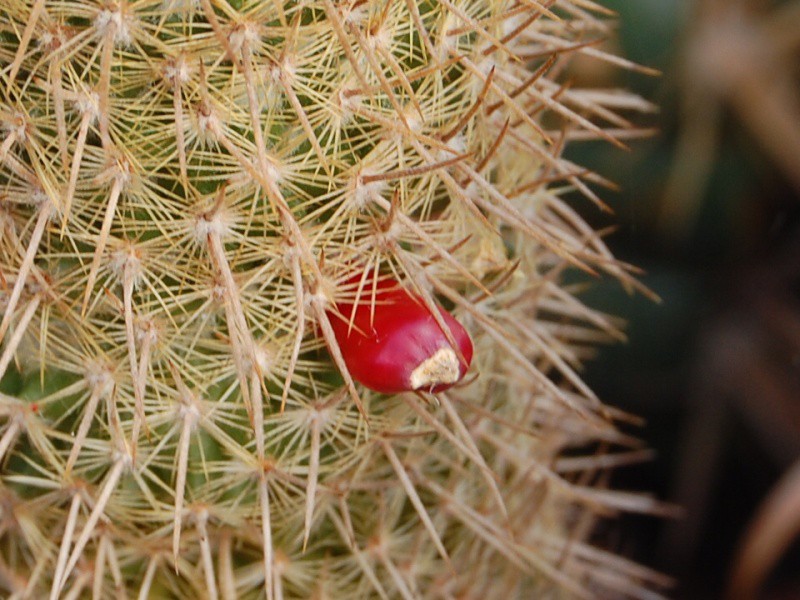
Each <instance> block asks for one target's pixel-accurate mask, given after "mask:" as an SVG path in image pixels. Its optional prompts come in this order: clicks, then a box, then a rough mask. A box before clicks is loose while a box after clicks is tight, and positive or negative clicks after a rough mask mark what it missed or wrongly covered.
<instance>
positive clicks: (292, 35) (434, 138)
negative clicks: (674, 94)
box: [0, 0, 661, 598]
mask: <svg viewBox="0 0 800 600" xmlns="http://www.w3.org/2000/svg"><path fill="white" fill-rule="evenodd" d="M598 8H599V7H597V6H595V5H593V4H592V3H589V2H584V1H574V0H572V1H570V0H558V1H557V2H547V3H539V2H528V1H524V2H478V1H475V0H471V1H455V0H442V1H441V2H426V3H415V2H411V1H405V2H401V1H400V0H396V1H394V2H393V1H386V2H381V3H363V2H350V3H334V2H332V1H330V0H323V1H322V2H319V3H305V2H297V3H293V2H288V3H281V2H276V3H263V2H251V3H244V4H242V5H238V4H236V5H234V4H229V3H227V2H225V1H221V0H200V1H199V2H198V3H174V2H173V3H169V2H167V3H164V2H161V0H159V1H158V2H156V1H145V0H143V1H140V2H116V3H110V4H103V5H100V4H94V3H90V2H86V3H79V2H76V3H70V2H62V1H60V0H56V1H52V2H50V1H47V2H46V1H44V0H34V1H33V3H32V4H29V3H25V2H22V1H19V2H11V3H9V6H8V10H6V11H5V13H4V15H3V16H2V17H0V57H2V63H0V64H1V65H3V66H4V67H5V68H3V69H2V71H0V74H1V75H2V76H1V77H0V87H2V88H3V96H2V99H3V102H4V106H3V107H2V109H1V110H0V118H1V119H2V122H3V128H4V138H3V140H2V142H0V169H2V171H1V173H2V182H3V196H2V200H1V201H0V217H1V218H2V227H3V236H2V239H3V242H2V246H1V247H0V257H1V259H2V263H1V264H2V269H3V283H4V286H3V288H2V290H1V291H0V294H2V302H3V304H4V311H3V315H4V316H3V320H2V324H1V325H0V336H3V338H4V346H3V348H2V354H0V377H1V376H2V375H8V377H7V378H6V379H5V380H4V381H5V383H6V389H5V390H4V393H3V395H2V396H0V400H1V402H0V407H1V408H2V412H3V413H4V414H5V415H6V417H7V418H6V423H5V428H4V430H3V434H2V437H0V455H2V456H3V457H4V460H5V463H4V464H5V468H4V470H3V475H2V481H3V489H2V493H3V503H2V532H3V534H2V538H0V545H1V548H2V549H1V550H0V583H2V585H3V586H5V588H7V590H8V591H9V593H10V594H11V595H12V596H14V597H25V596H26V595H27V596H36V595H38V594H40V593H41V591H42V590H44V589H49V590H50V592H51V596H53V597H57V596H59V595H64V596H73V597H78V596H80V595H81V594H85V593H87V591H88V590H92V593H93V594H94V596H95V597H105V596H109V595H119V594H122V593H127V594H128V595H133V594H136V593H138V594H139V596H140V597H147V596H148V595H155V596H158V595H169V594H171V595H175V596H179V597H183V596H187V595H190V594H194V595H196V594H197V593H201V594H205V595H207V596H208V597H212V598H216V597H223V598H233V597H246V596H247V595H252V596H254V597H257V596H259V595H260V594H263V593H266V595H267V597H268V598H282V597H284V596H297V597H310V596H312V595H314V594H316V595H317V596H318V597H364V596H368V595H375V596H378V597H384V598H385V597H392V596H398V597H404V598H411V597H417V596H428V597H454V596H458V595H463V596H465V597H479V596H489V597H505V596H509V597H510V596H511V595H513V594H514V593H523V591H524V593H526V594H527V593H530V591H531V590H534V591H537V590H540V591H543V590H546V589H553V588H561V589H563V590H565V591H566V592H568V593H571V594H575V595H587V594H592V593H596V592H598V591H599V592H604V591H612V592H615V593H623V594H627V595H630V596H644V595H647V594H648V593H649V592H648V591H647V590H648V589H649V588H650V586H653V585H658V584H660V583H661V580H660V579H659V578H658V577H657V576H655V575H654V574H652V573H650V572H648V571H647V570H644V569H641V568H639V567H636V566H635V565H632V564H630V563H628V562H626V561H624V560H622V559H619V558H616V557H614V556H613V555H609V554H607V553H604V552H602V551H600V550H597V549H594V548H592V547H591V546H590V545H588V544H587V543H586V542H584V541H583V538H584V537H585V536H586V535H587V533H588V531H589V530H590V529H591V524H592V522H593V520H594V519H595V518H596V515H597V514H602V513H604V512H606V511H614V510H655V505H654V504H653V503H652V502H651V501H650V500H649V499H647V498H643V497H639V496H629V495H626V494H622V493H614V492H608V491H603V490H598V489H595V488H593V487H591V486H590V485H589V484H590V483H592V480H593V479H594V474H595V472H597V471H598V470H602V469H606V468H608V467H610V466H613V465H615V464H624V463H625V462H627V461H631V460H636V459H640V458H641V457H642V451H640V450H636V449H634V450H625V451H619V452H617V453H615V454H611V455H606V454H602V453H601V454H599V455H597V456H587V457H583V458H581V459H580V460H579V459H574V460H573V461H572V462H569V459H562V458H559V457H560V455H561V453H562V451H564V450H565V449H568V448H573V447H576V448H580V447H585V446H586V445H587V444H592V443H597V442H600V443H601V445H602V444H604V445H616V446H617V447H619V448H623V449H627V448H632V447H633V448H635V447H636V445H637V444H636V442H635V440H631V439H630V438H628V437H626V436H624V435H622V434H620V433H618V432H617V431H616V430H615V428H614V427H613V424H612V421H613V419H614V418H620V417H622V415H616V414H615V413H614V412H613V411H610V410H609V409H605V408H603V407H602V406H601V405H600V403H599V401H598V400H597V399H596V398H595V397H594V395H593V394H592V393H591V391H590V390H588V389H587V388H586V386H585V385H583V384H582V382H581V381H580V379H579V377H578V376H577V375H576V372H575V370H576V368H577V365H579V364H580V360H581V358H582V355H581V349H582V348H584V347H586V346H587V345H590V344H593V343H596V342H597V341H600V340H602V339H605V338H606V337H607V336H608V335H612V336H614V335H618V334H617V333H616V330H615V329H614V327H613V323H612V322H611V321H610V320H609V319H608V318H607V317H606V316H604V315H601V314H599V313H596V312H594V311H592V310H590V309H588V308H586V307H585V306H583V305H582V304H581V303H580V302H579V301H578V300H577V299H575V298H574V297H572V296H571V295H570V293H569V292H568V291H566V290H564V289H563V288H562V287H561V286H560V285H559V277H560V274H561V272H562V271H563V270H564V269H565V268H568V267H570V266H578V267H580V268H583V269H585V270H589V271H591V270H601V271H606V272H609V273H611V274H613V275H615V276H617V277H620V278H622V279H623V280H624V281H625V282H627V283H629V284H630V285H635V283H634V281H633V280H632V279H631V278H630V276H629V275H628V274H627V273H628V272H627V270H626V268H625V266H624V265H620V264H619V263H618V262H617V261H615V260H614V259H613V258H612V257H611V255H610V253H609V252H608V251H607V250H606V248H605V246H604V245H603V243H602V241H601V240H600V238H599V237H598V236H597V235H596V234H595V233H594V232H593V231H591V229H590V228H589V227H587V226H586V225H585V224H584V223H583V221H582V220H581V219H580V218H579V217H578V216H577V214H576V213H575V212H574V210H573V209H571V208H570V207H569V206H568V204H567V203H566V202H565V200H564V199H563V198H562V197H561V194H562V193H563V192H564V191H566V190H568V189H577V190H578V191H580V192H582V193H584V194H585V195H586V196H588V197H589V198H590V199H591V200H593V201H595V202H598V203H600V201H599V199H598V198H597V197H596V196H595V194H594V192H593V191H592V190H591V189H590V188H589V187H588V185H587V183H600V184H604V183H606V182H605V181H604V180H603V179H602V178H600V177H599V176H596V175H594V174H592V173H589V172H587V171H585V170H583V169H580V168H578V167H577V166H575V165H573V164H571V163H570V162H569V161H567V160H565V159H564V158H562V156H561V151H562V149H563V145H564V143H566V142H567V141H569V140H570V139H582V138H587V137H588V138H593V139H594V138H603V139H607V140H609V141H612V142H614V143H617V144H618V143H619V141H618V140H619V139H622V138H624V137H626V136H632V135H637V131H636V130H635V129H633V128H631V126H630V123H629V122H628V121H627V120H626V119H624V118H623V117H621V116H619V115H618V114H617V111H619V110H626V109H634V110H636V109H647V108H648V106H647V105H646V104H645V103H643V102H641V101H640V100H638V99H636V98H633V97H630V96H626V95H622V94H617V93H610V92H598V91H594V90H580V89H570V88H569V87H568V86H565V85H562V84H561V83H559V78H560V77H561V72H562V71H563V69H564V67H565V65H566V64H567V62H568V57H569V55H570V54H571V53H575V52H581V53H585V54H588V55H590V56H595V57H597V58H599V59H602V60H608V61H611V62H615V63H622V65H623V66H630V65H627V64H625V63H624V61H621V60H620V59H616V58H614V57H611V56H608V55H605V54H603V53H602V52H600V51H599V50H597V49H596V48H594V47H593V45H592V43H591V42H592V41H593V39H594V37H593V36H594V35H598V36H599V35H605V34H606V32H607V29H606V25H605V23H604V22H603V21H602V20H601V19H599V18H597V17H595V16H594V12H593V11H596V10H598ZM530 64H533V67H532V68H530V69H528V66H529V65H530ZM545 114H547V115H550V116H551V117H552V118H549V119H544V118H543V115H545ZM597 121H599V122H604V123H605V125H604V126H600V125H597V124H596V122H597ZM544 123H548V125H547V126H548V127H551V128H554V129H552V130H550V129H547V128H546V126H545V125H544ZM600 205H601V206H603V205H602V203H600ZM372 270H375V271H383V272H386V273H390V274H391V275H392V276H393V277H395V278H396V279H398V280H400V281H403V282H405V284H406V285H408V286H409V287H410V288H413V289H414V290H415V292H416V293H418V294H419V295H420V297H422V298H423V300H424V302H426V303H427V304H428V305H429V306H431V307H433V306H434V305H435V304H436V302H437V298H438V301H444V302H446V303H447V304H448V305H450V306H452V307H453V310H454V312H455V314H456V315H458V316H459V318H460V319H461V320H462V321H463V322H464V323H466V324H467V325H468V327H469V328H470V330H471V331H472V332H473V335H474V337H475V341H476V357H477V358H476V367H477V368H476V371H477V372H479V377H478V379H477V380H475V381H471V382H470V383H469V384H468V385H464V386H462V387H459V388H457V389H455V390H452V391H451V392H448V393H446V394H443V395H441V396H440V397H439V398H438V400H437V404H436V406H435V407H432V406H428V405H426V404H425V403H422V402H421V401H420V398H419V397H417V396H414V395H407V396H402V397H398V398H383V397H379V396H377V395H375V394H372V393H369V392H365V391H364V390H363V389H361V388H359V387H358V386H356V385H355V384H354V382H353V381H352V379H351V378H350V377H349V375H348V373H347V370H346V368H345V367H344V364H343V362H342V359H341V355H340V352H339V349H338V346H337V344H336V340H335V339H334V336H333V334H332V332H331V329H330V325H329V323H328V319H329V316H328V313H329V311H330V310H331V308H332V306H333V302H334V300H335V299H336V298H341V297H343V296H345V297H346V296H347V295H348V294H351V295H352V294H353V293H355V292H354V291H353V286H346V285H344V282H348V281H351V280H352V277H353V274H354V273H357V272H362V273H368V272H371V271H372ZM326 347H327V350H328V352H329V354H327V353H325V352H324V351H323V349H324V348H326ZM37 370H38V371H39V372H38V373H37V372H35V371H37ZM30 371H34V372H33V373H30ZM17 372H18V373H23V374H24V373H30V374H29V375H26V376H25V377H24V378H22V379H20V378H21V377H22V376H21V375H17V374H16V373H17ZM15 387H16V388H17V389H14V388H15ZM42 387H44V389H40V388H42ZM367 419H368V422H367ZM367 423H368V424H367ZM559 461H561V462H559ZM564 461H566V462H564ZM570 473H579V474H580V477H576V478H575V479H574V480H573V479H572V478H571V476H570V475H569V474H570ZM498 574H500V575H498ZM134 582H136V583H134ZM487 586H488V587H487Z"/></svg>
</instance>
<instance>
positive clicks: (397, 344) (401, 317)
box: [330, 280, 472, 394]
mask: <svg viewBox="0 0 800 600" xmlns="http://www.w3.org/2000/svg"><path fill="white" fill-rule="evenodd" d="M336 309H337V312H338V314H331V315H330V319H331V325H332V326H333V331H334V334H335V335H336V341H337V342H338V344H339V346H340V347H341V350H342V356H343V357H344V361H345V364H346V365H347V368H348V370H349V371H350V374H351V375H352V376H353V379H355V380H356V381H358V382H359V383H361V384H363V385H365V386H366V387H368V388H370V389H372V390H375V391H376V392H383V393H386V394H395V393H399V392H406V391H411V390H421V391H427V392H432V393H436V392H441V391H444V390H446V389H447V388H449V387H451V386H453V385H454V384H456V383H458V382H459V381H460V380H461V379H462V378H463V377H464V374H465V373H466V372H467V370H468V369H469V365H470V362H471V361H472V340H470V337H469V334H468V333H467V332H466V330H465V329H464V327H463V326H462V325H461V324H460V323H459V322H458V321H456V320H455V319H454V318H453V317H452V316H451V315H450V314H449V313H448V312H447V311H445V310H443V309H441V308H439V314H440V315H441V320H437V319H436V318H435V317H434V315H433V313H432V312H431V310H430V309H429V308H428V307H427V306H426V305H425V303H424V302H423V300H422V298H420V297H419V296H417V295H416V294H412V293H411V292H409V291H407V290H405V289H403V288H401V287H399V284H398V283H397V282H396V281H392V280H382V281H380V282H378V283H377V284H376V286H375V291H374V294H373V293H372V289H371V285H367V286H365V289H364V290H363V293H362V294H361V295H360V297H359V298H358V299H357V300H355V301H350V302H339V303H338V304H337V305H336ZM442 324H444V325H445V328H443V327H442ZM448 338H450V339H448ZM451 340H452V342H454V344H453V343H451Z"/></svg>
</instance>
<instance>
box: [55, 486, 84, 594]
mask: <svg viewBox="0 0 800 600" xmlns="http://www.w3.org/2000/svg"><path fill="white" fill-rule="evenodd" d="M80 506H81V495H80V492H78V491H77V490H76V491H75V492H73V494H72V503H71V504H70V507H69V515H68V516H67V520H66V523H65V525H64V534H63V535H62V536H61V548H59V550H58V561H57V562H56V570H55V574H54V575H53V587H52V588H51V590H50V600H55V599H56V598H58V595H59V594H60V593H61V588H62V583H61V579H62V577H63V575H64V569H65V567H66V566H67V557H68V556H69V548H70V546H71V545H72V536H73V535H74V533H75V525H76V523H77V522H78V509H80Z"/></svg>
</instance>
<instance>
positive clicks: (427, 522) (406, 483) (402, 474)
mask: <svg viewBox="0 0 800 600" xmlns="http://www.w3.org/2000/svg"><path fill="white" fill-rule="evenodd" d="M378 443H379V444H380V446H381V448H382V449H383V452H384V454H386V458H388V459H389V462H390V463H391V464H392V468H393V469H394V472H395V473H396V474H397V477H398V479H399V480H400V483H401V484H402V486H403V488H404V489H405V491H406V495H407V496H408V499H409V500H410V501H411V504H412V505H413V506H414V510H416V511H417V515H419V518H420V520H421V521H422V524H423V525H424V526H425V529H427V530H428V534H429V535H430V537H431V541H432V542H433V545H434V546H436V550H437V551H438V552H439V555H440V556H441V557H442V559H443V560H444V562H445V563H446V565H447V568H448V569H449V570H450V571H451V572H452V573H453V574H454V575H455V569H454V568H453V563H452V562H451V561H450V556H449V555H448V554H447V550H445V548H444V544H443V543H442V538H440V537H439V533H438V532H437V531H436V527H435V526H434V525H433V521H431V517H430V515H429V514H428V511H427V509H426V508H425V505H424V504H423V503H422V500H421V499H420V497H419V494H418V493H417V490H416V489H415V488H414V484H413V483H412V482H411V478H410V477H409V476H408V473H407V472H406V470H405V468H404V467H403V464H402V463H401V462H400V459H399V458H398V456H397V453H396V452H395V451H394V448H392V445H391V444H390V443H389V442H388V441H387V440H385V439H380V440H378Z"/></svg>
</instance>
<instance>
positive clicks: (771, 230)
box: [568, 0, 800, 599]
mask: <svg viewBox="0 0 800 600" xmlns="http://www.w3.org/2000/svg"><path fill="white" fill-rule="evenodd" d="M604 4H606V5H608V4H611V5H612V7H613V8H614V9H615V10H617V11H618V13H619V26H618V32H619V38H620V39H619V40H618V41H616V42H608V43H606V47H608V48H610V49H612V50H614V51H616V52H617V53H620V54H622V55H623V56H626V57H628V58H630V59H632V60H634V61H636V62H638V63H641V64H644V65H648V66H651V67H655V68H657V69H659V70H661V71H662V75H661V76H660V77H652V76H647V75H643V74H640V73H635V72H623V73H620V72H619V71H618V70H614V69H608V72H606V70H605V68H604V67H603V66H602V65H601V64H599V63H597V62H596V61H595V62H592V61H587V62H586V63H585V64H583V63H582V62H579V64H578V65H577V66H576V68H575V75H574V76H575V78H576V79H578V80H581V79H584V80H591V79H597V84H598V85H601V86H603V87H627V88H629V89H633V90H635V91H637V92H638V93H639V94H641V95H642V96H643V97H645V98H646V99H648V100H650V101H653V102H654V103H656V104H658V105H659V107H660V113H659V114H657V115H651V116H645V117H636V121H637V122H638V123H641V124H642V125H643V126H652V125H655V126H657V127H658V128H659V130H660V131H659V133H658V134H657V135H655V136H654V137H652V138H649V139H646V140H641V141H632V142H630V146H631V149H630V151H622V150H618V149H614V148H612V147H611V146H610V145H608V144H603V143H584V144H575V145H573V146H572V148H570V150H569V152H568V154H569V155H570V156H569V157H570V158H572V159H573V160H574V161H575V162H577V163H578V164H581V165H585V166H588V167H591V168H593V169H595V170H596V171H598V172H599V173H601V174H603V175H606V176H608V177H609V178H610V179H612V180H613V181H615V182H616V183H618V184H619V185H620V187H621V191H620V192H619V193H616V192H604V193H603V194H602V195H603V198H604V200H606V201H607V202H608V203H609V204H610V205H611V206H612V207H613V209H614V211H615V215H613V216H612V217H607V216H604V215H601V214H598V211H597V210H596V209H594V208H593V207H592V206H590V205H589V202H588V201H586V200H581V199H579V198H577V197H576V200H575V205H576V206H578V207H580V208H581V210H582V212H583V214H584V215H585V216H586V218H587V219H588V220H589V221H590V222H592V223H593V224H595V225H597V226H607V225H609V224H612V223H616V224H617V225H618V226H619V229H618V231H617V232H616V233H614V234H613V235H612V236H610V237H609V238H608V240H607V242H608V244H609V246H610V247H611V249H612V250H613V251H614V252H615V254H616V255H617V256H618V257H619V258H621V259H622V260H625V261H627V262H630V263H633V264H635V265H638V266H640V267H642V268H643V269H644V271H645V273H644V275H642V277H641V281H642V282H644V283H645V284H646V285H647V286H648V287H649V288H650V289H652V290H653V291H654V292H656V293H657V294H658V295H659V296H660V297H661V299H662V302H661V303H660V304H657V303H653V302H652V301H650V300H648V299H647V298H645V297H643V296H642V295H634V296H629V295H627V294H626V293H625V292H624V291H623V290H622V289H621V288H620V286H619V285H618V284H616V283H615V282H614V281H600V282H599V283H597V284H596V285H595V286H593V288H592V290H591V291H590V292H589V293H587V295H586V298H585V300H586V301H587V302H588V303H589V304H591V305H593V306H597V307H600V308H603V309H605V310H607V311H608V312H610V313H613V314H618V315H621V316H622V317H624V318H626V319H627V320H628V326H627V329H626V332H627V334H628V336H629V342H628V343H627V344H618V345H615V346H609V347H604V348H601V349H600V351H599V353H598V357H597V359H596V360H594V361H593V362H591V363H589V364H588V365H587V367H586V371H585V373H584V375H585V377H586V379H587V380H588V382H589V384H590V386H591V387H592V388H593V389H595V390H596V391H597V393H598V394H599V396H600V397H601V398H602V399H603V400H604V401H606V402H607V403H609V404H613V405H616V406H619V407H621V408H623V409H626V410H628V411H630V412H632V413H635V414H638V415H642V416H643V417H644V418H645V419H646V421H647V423H646V425H645V426H644V427H643V428H642V429H640V430H638V431H637V432H636V433H637V435H639V436H640V437H641V438H643V439H645V440H646V441H647V442H648V444H649V445H650V446H651V447H653V448H654V449H655V450H656V451H657V457H656V459H655V460H653V461H652V462H650V463H647V464H644V465H640V466H636V467H628V468H625V469H622V470H619V471H618V472H616V473H615V475H614V481H613V486H615V487H618V488H624V489H639V490H646V491H647V490H649V491H652V492H654V493H655V494H656V495H657V496H658V497H659V498H662V499H664V500H667V501H670V502H675V503H677V504H680V505H682V506H683V509H684V513H685V514H684V516H683V518H681V519H678V520H675V521H665V520H660V519H657V518H649V517H638V516H637V517H634V516H631V517H625V518H624V519H623V522H622V523H623V525H622V527H621V530H620V531H617V532H615V533H613V534H609V539H608V540H607V541H606V543H608V544H609V545H611V546H613V547H615V549H616V550H618V551H621V552H622V553H623V554H624V555H626V556H629V557H631V558H634V559H636V560H638V561H641V562H643V563H645V564H647V565H649V566H652V567H654V568H656V569H658V570H661V571H663V572H665V573H667V574H669V575H672V576H674V577H675V578H676V580H677V584H676V588H675V589H674V590H673V592H672V593H671V596H672V597H674V598H690V599H691V598H698V599H699V598H717V597H723V590H725V588H726V585H727V582H728V578H729V577H730V574H731V571H732V569H733V564H734V559H735V557H736V553H737V552H738V550H739V544H740V541H741V539H742V536H743V534H744V532H745V530H746V527H747V525H748V524H749V523H750V522H751V520H752V519H753V517H754V514H755V512H756V511H757V509H758V507H759V505H760V503H761V502H762V500H763V499H764V498H765V497H766V496H767V494H768V493H769V491H770V490H771V489H773V486H774V485H775V484H776V483H777V482H778V481H779V479H780V477H781V475H782V474H783V473H785V472H786V470H787V469H788V468H789V467H790V466H791V465H792V464H793V463H794V462H795V461H796V460H798V458H800V145H798V139H800V137H798V136H800V134H798V131H800V101H798V96H799V95H800V77H798V75H800V2H798V1H797V0H792V1H784V2H771V1H766V0H764V1H755V0H753V1H750V2H738V1H736V0H727V1H721V0H695V1H687V2H678V1H676V0H613V2H604ZM724 27H730V28H731V29H730V31H731V33H730V34H726V33H725V32H726V31H728V30H726V29H724ZM720 32H722V37H721V38H720V36H719V35H718V34H720ZM750 34H755V37H754V38H753V37H752V36H751V35H750ZM753 40H755V41H753ZM781 119H785V120H783V121H782V120H781ZM793 122H794V125H792V123H793ZM787 123H788V124H789V125H788V126H787ZM793 126H794V127H796V129H794V130H793V129H792V127H793ZM797 513H798V514H800V506H798V508H797ZM757 597H759V598H768V599H777V598H781V599H789V598H800V541H798V540H796V541H795V542H794V544H793V545H792V546H791V547H790V548H789V549H788V550H787V551H786V552H784V553H783V558H782V560H781V561H780V562H779V564H778V565H777V566H776V567H775V568H773V569H771V570H770V571H769V576H768V578H767V580H766V582H765V584H764V585H762V586H761V589H760V592H759V595H758V596H757Z"/></svg>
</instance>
